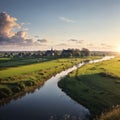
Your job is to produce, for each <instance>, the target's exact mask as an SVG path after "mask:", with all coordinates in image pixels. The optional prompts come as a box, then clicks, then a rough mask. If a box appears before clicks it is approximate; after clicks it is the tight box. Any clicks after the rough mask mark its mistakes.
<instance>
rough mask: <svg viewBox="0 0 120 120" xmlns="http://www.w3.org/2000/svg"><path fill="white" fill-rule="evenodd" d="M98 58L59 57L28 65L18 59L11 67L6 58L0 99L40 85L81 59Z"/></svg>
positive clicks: (1, 75)
mask: <svg viewBox="0 0 120 120" xmlns="http://www.w3.org/2000/svg"><path fill="white" fill-rule="evenodd" d="M98 58H100V57H85V58H61V59H55V60H49V61H43V62H38V61H36V62H35V63H33V64H31V63H30V64H29V65H28V63H26V64H27V65H20V64H19V60H18V61H17V60H16V62H15V63H14V62H13V64H12V65H13V66H12V67H10V65H8V64H10V62H11V61H12V60H10V59H8V62H7V64H4V65H5V66H4V67H3V68H2V69H1V70H0V99H3V98H7V97H10V96H13V95H15V94H17V93H19V92H21V91H26V90H28V88H31V87H32V86H38V85H39V86H40V85H42V84H43V83H44V81H45V80H47V79H48V78H50V77H52V76H53V75H55V74H57V73H59V72H61V71H63V70H65V69H67V68H69V67H72V66H73V65H75V64H78V63H80V62H81V61H83V60H86V59H89V60H90V59H98ZM1 60H4V59H3V58H2V59H1ZM20 61H21V60H20ZM28 62H29V59H28ZM3 63H5V62H3ZM8 66H9V67H8Z"/></svg>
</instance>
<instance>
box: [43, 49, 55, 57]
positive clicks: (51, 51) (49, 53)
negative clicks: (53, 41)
mask: <svg viewBox="0 0 120 120" xmlns="http://www.w3.org/2000/svg"><path fill="white" fill-rule="evenodd" d="M45 56H47V57H50V56H55V51H54V50H53V48H51V50H47V51H46V52H45Z"/></svg>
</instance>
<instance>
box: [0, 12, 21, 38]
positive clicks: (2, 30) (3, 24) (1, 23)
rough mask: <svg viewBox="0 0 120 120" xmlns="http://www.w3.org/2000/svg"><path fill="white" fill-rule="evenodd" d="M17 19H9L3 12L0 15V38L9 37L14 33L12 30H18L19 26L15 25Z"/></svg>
mask: <svg viewBox="0 0 120 120" xmlns="http://www.w3.org/2000/svg"><path fill="white" fill-rule="evenodd" d="M16 21H17V18H14V17H11V16H10V15H8V14H7V13H5V12H2V13H0V36H2V37H10V36H12V35H13V34H14V33H12V32H11V31H12V30H13V29H14V28H16V27H17V28H19V27H20V25H19V24H17V23H16Z"/></svg>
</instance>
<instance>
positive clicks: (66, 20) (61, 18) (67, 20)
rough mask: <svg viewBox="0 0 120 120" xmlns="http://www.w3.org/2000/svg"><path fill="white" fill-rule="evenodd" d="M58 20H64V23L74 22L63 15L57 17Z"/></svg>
mask: <svg viewBox="0 0 120 120" xmlns="http://www.w3.org/2000/svg"><path fill="white" fill-rule="evenodd" d="M59 20H61V21H63V22H66V23H75V22H76V21H75V20H72V19H69V18H65V17H59Z"/></svg>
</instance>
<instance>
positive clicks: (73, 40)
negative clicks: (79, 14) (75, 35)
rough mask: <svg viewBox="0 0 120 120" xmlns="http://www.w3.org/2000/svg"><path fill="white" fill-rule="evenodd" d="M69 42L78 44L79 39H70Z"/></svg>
mask: <svg viewBox="0 0 120 120" xmlns="http://www.w3.org/2000/svg"><path fill="white" fill-rule="evenodd" d="M68 41H72V42H77V41H78V40H77V39H69V40H68Z"/></svg>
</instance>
